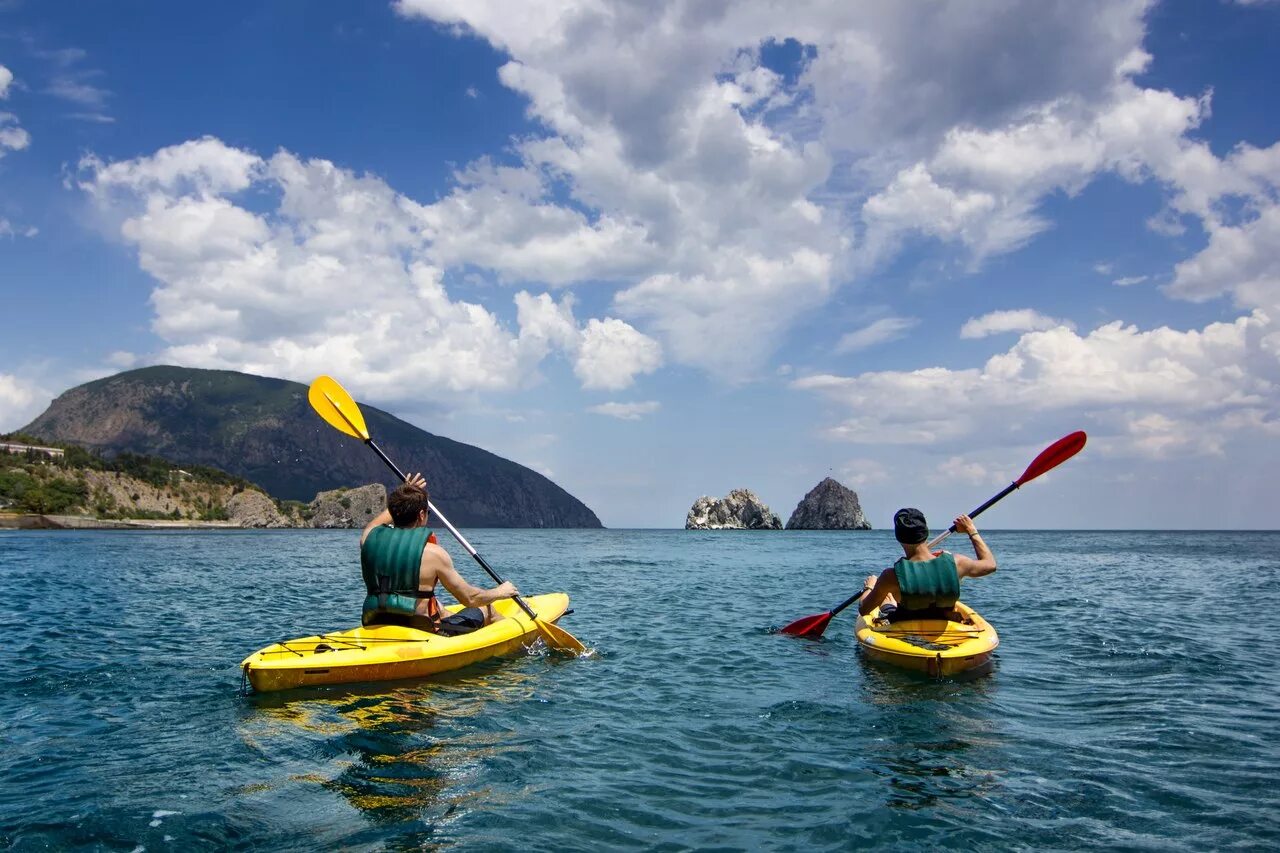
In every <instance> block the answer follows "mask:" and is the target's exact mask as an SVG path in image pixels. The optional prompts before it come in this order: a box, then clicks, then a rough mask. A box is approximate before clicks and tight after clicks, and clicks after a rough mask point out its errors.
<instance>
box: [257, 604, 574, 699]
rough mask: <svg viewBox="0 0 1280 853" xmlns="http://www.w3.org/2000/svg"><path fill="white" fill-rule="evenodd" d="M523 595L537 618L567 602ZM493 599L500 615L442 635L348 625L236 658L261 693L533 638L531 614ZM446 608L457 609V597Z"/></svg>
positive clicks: (401, 668) (414, 671)
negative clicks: (463, 630)
mask: <svg viewBox="0 0 1280 853" xmlns="http://www.w3.org/2000/svg"><path fill="white" fill-rule="evenodd" d="M524 601H525V603H526V604H528V605H529V607H530V609H532V610H533V612H534V613H537V614H538V618H539V619H541V620H542V621H544V622H554V621H556V620H557V619H559V618H560V617H561V616H562V615H564V612H565V610H567V609H568V608H569V596H567V595H565V594H564V593H563V592H553V593H548V594H547V595H535V596H525V597H524ZM493 606H494V608H495V609H496V610H497V611H498V612H499V613H501V614H502V615H503V616H504V617H506V618H504V619H500V620H498V621H497V622H494V623H493V624H491V625H486V626H484V627H483V628H481V629H480V630H478V631H472V632H471V633H470V634H462V635H461V636H457V637H445V636H441V635H439V634H432V633H430V632H428V631H419V630H418V629H416V628H405V627H402V626H398V625H376V626H373V627H370V628H363V627H362V628H352V629H350V630H347V631H338V632H336V633H333V634H321V635H319V636H315V637H302V638H300V639H297V640H286V641H284V642H282V643H276V644H274V645H271V646H267V647H266V648H265V649H262V650H261V651H257V652H254V653H253V654H251V655H249V657H247V658H245V659H244V660H243V661H242V662H241V664H240V666H241V668H242V669H243V670H244V673H245V677H246V678H248V679H249V683H250V684H252V685H253V689H254V690H257V691H260V692H264V693H265V692H268V691H271V690H288V689H290V688H293V687H310V686H313V685H318V684H345V683H348V682H353V681H389V680H391V679H395V678H420V677H422V676H424V675H435V674H436V673H440V672H448V671H450V670H453V669H459V668H461V667H464V666H467V665H469V664H473V663H476V662H478V661H482V660H487V659H488V658H491V657H495V656H497V655H501V654H506V653H508V652H513V651H515V650H516V649H519V648H521V647H523V646H530V645H532V644H533V642H534V641H535V640H536V639H538V629H537V627H536V626H535V625H534V624H533V620H531V619H530V618H529V617H528V616H526V615H525V613H524V611H523V610H521V609H520V607H519V606H518V605H517V604H516V603H515V602H514V601H512V600H511V599H509V598H508V599H503V600H501V601H498V602H495V603H494V605H493ZM445 609H446V610H449V611H450V612H456V611H458V610H461V609H462V605H460V604H455V605H452V606H450V607H447V608H445Z"/></svg>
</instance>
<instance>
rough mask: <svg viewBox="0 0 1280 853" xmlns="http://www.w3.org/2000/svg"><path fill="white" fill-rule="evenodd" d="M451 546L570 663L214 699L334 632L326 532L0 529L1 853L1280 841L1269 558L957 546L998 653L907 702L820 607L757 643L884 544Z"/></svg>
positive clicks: (1123, 540) (354, 590)
mask: <svg viewBox="0 0 1280 853" xmlns="http://www.w3.org/2000/svg"><path fill="white" fill-rule="evenodd" d="M470 533H471V535H472V536H473V542H474V544H475V545H476V547H477V548H479V549H480V551H481V553H483V554H485V555H486V556H487V557H488V558H489V560H490V562H492V563H493V564H494V565H495V566H496V567H497V568H498V569H499V571H502V572H504V573H506V574H507V575H509V576H510V577H511V578H512V579H513V580H515V581H516V582H517V584H518V585H519V586H520V587H521V589H523V590H524V591H526V592H529V593H534V592H543V591H552V590H566V591H568V592H569V593H570V594H571V596H572V599H573V606H574V607H575V608H576V613H574V614H573V615H572V616H570V617H568V618H567V619H566V620H565V622H564V623H563V624H564V626H565V627H566V628H568V629H569V630H571V631H572V632H573V633H574V634H575V635H577V636H579V637H580V638H582V639H583V640H584V641H586V642H587V644H588V645H590V646H592V647H593V648H594V649H595V650H596V653H595V654H594V655H593V656H592V657H591V658H590V659H586V660H564V659H561V658H557V657H553V656H548V655H546V654H543V653H537V652H535V653H534V654H531V655H521V656H517V657H514V658H507V659H504V660H498V661H491V662H489V663H486V664H483V665H477V666H474V667H471V668H469V669H466V670H462V671H459V672H457V673H454V674H451V675H449V676H444V677H440V678H437V679H433V680H423V681H415V682H395V683H384V684H376V685H363V686H358V687H335V688H331V689H314V690H309V691H305V692H297V691H295V692H292V693H278V694H271V695H243V694H242V693H241V692H240V688H241V679H240V672H239V670H238V668H237V664H238V662H239V661H240V660H241V659H242V658H243V657H244V656H245V655H247V654H248V653H250V652H252V651H254V650H255V649H257V648H259V647H261V646H264V645H267V644H269V643H271V642H274V641H277V640H280V639H284V638H287V637H291V636H301V635H306V634H311V633H316V632H322V631H326V630H333V629H335V628H341V627H349V626H351V625H353V624H355V623H356V622H358V618H359V614H358V609H359V604H360V601H361V599H362V596H363V592H362V589H361V585H360V580H359V571H358V566H357V559H356V548H357V545H356V541H357V540H356V537H357V534H356V533H355V532H353V531H333V532H327V531H281V532H250V531H245V532H222V531H218V532H194V531H192V532H156V533H149V532H49V533H37V532H12V533H0V581H3V583H4V586H5V591H6V594H5V595H4V597H3V600H2V602H0V631H2V632H3V633H2V635H0V636H3V646H2V647H0V649H2V650H0V845H2V846H7V847H11V848H13V849H16V850H44V849H68V848H71V849H77V848H79V849H119V850H136V849H139V848H145V849H147V850H167V849H172V850H188V849H193V848H206V849H212V848H222V847H226V846H229V845H230V846H238V847H254V848H262V849H296V850H314V849H319V848H343V849H351V850H363V849H409V848H414V849H420V848H429V849H442V848H450V847H454V846H457V847H465V848H467V849H513V850H514V849H521V850H597V849H620V850H627V849H635V850H679V849H687V848H717V849H769V850H796V851H811V850H815V849H817V850H840V849H848V848H853V847H857V848H863V847H867V848H877V847H878V848H907V847H917V846H921V847H934V848H938V847H946V848H974V849H1010V848H1014V849H1016V848H1046V847H1052V848H1070V847H1084V846H1090V847H1093V846H1100V847H1107V848H1115V849H1126V848H1127V849H1138V848H1142V849H1152V850H1155V849H1158V850H1193V849H1194V850H1200V849H1223V848H1227V847H1232V846H1240V847H1260V848H1266V847H1269V848H1271V849H1275V848H1276V847H1277V845H1280V830H1278V829H1277V822H1278V821H1280V793H1278V791H1280V738H1277V733H1278V732H1280V660H1278V658H1280V647H1278V645H1277V642H1276V638H1277V633H1278V632H1280V619H1278V618H1277V615H1276V614H1277V608H1280V563H1278V561H1277V554H1278V553H1280V534H1274V533H1257V534H1238V533H1231V534H1222V533H1117V532H1106V533H1097V532H1087V533H1081V532H990V533H988V537H987V538H988V541H989V542H990V543H991V545H992V547H993V548H994V549H995V551H996V553H997V555H998V556H999V558H1000V562H1001V569H1000V571H999V572H998V573H997V574H995V575H993V576H991V577H989V578H984V579H981V580H978V581H973V582H966V586H965V593H966V594H965V599H966V600H967V601H968V602H969V603H971V604H972V605H974V606H975V607H976V608H977V609H978V610H979V611H980V612H981V613H982V614H983V615H984V616H986V617H987V619H988V620H989V621H991V622H992V623H993V624H994V625H995V626H996V627H997V629H998V630H999V632H1000V636H1001V641H1002V642H1001V646H1000V650H999V651H998V652H997V659H996V661H995V664H994V666H993V667H992V668H991V670H990V671H989V672H988V673H986V674H983V675H980V676H978V677H974V678H969V679H966V680H961V681H942V682H935V681H929V680H927V679H924V678H922V677H917V676H912V675H909V674H906V673H901V672H897V671H893V670H887V669H883V668H880V667H878V666H876V665H873V664H869V663H868V662H866V661H864V660H862V659H860V658H859V656H858V654H857V651H856V646H855V644H854V642H853V636H852V623H853V619H852V614H851V613H849V612H846V613H845V614H844V615H842V616H841V617H839V618H837V620H836V621H835V622H833V623H832V625H831V626H830V628H829V629H828V631H827V636H826V638H825V639H824V640H823V641H822V642H817V643H815V642H806V641H802V640H797V639H794V638H790V637H786V636H781V635H778V634H775V633H772V632H771V630H770V629H771V628H774V627H776V626H779V625H782V624H784V623H786V622H788V621H791V620H792V619H795V618H798V617H800V616H804V615H808V614H812V613H817V612H821V611H823V610H826V609H828V608H829V607H831V606H832V605H834V604H835V603H837V602H838V601H840V600H841V599H843V598H844V597H846V596H847V595H848V594H850V593H851V592H853V591H856V589H857V588H858V586H859V584H860V583H861V579H862V577H863V576H864V575H865V574H866V573H867V572H868V571H869V570H872V569H878V568H880V567H882V566H883V565H885V564H886V561H887V559H888V558H889V556H890V555H892V554H893V553H894V550H895V547H894V544H893V542H892V539H891V537H890V536H889V534H887V533H885V532H883V531H876V532H871V533H834V532H833V533H799V532H785V533H777V532H759V533H741V532H722V533H701V532H698V533H693V532H684V531H627V530H606V531H511V530H477V531H472V532H470ZM451 550H453V552H454V557H455V560H457V562H458V565H459V566H460V567H462V568H463V571H464V572H465V573H466V574H468V575H469V576H470V577H471V578H472V579H473V580H475V581H480V580H482V579H483V576H482V575H481V574H480V572H479V570H478V569H477V568H476V567H475V566H474V565H472V564H471V563H470V561H469V560H468V559H467V558H466V556H465V555H464V554H462V553H461V552H460V551H459V550H458V549H457V548H452V547H451ZM1218 590H1221V591H1223V592H1221V593H1219V592H1216V591H1218ZM1206 593H1208V597H1204V596H1206Z"/></svg>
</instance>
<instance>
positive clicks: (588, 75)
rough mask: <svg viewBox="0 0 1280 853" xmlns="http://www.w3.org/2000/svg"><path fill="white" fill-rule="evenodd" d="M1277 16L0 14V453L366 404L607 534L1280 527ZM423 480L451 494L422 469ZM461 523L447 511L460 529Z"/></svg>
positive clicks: (388, 5)
mask: <svg viewBox="0 0 1280 853" xmlns="http://www.w3.org/2000/svg"><path fill="white" fill-rule="evenodd" d="M1278 43H1280V2H1272V0H1249V2H1246V0H1237V2H1228V0H1204V2H1192V0H1180V1H1179V2H1148V0H1109V1H1108V2H1098V0H1070V2H1067V0H1061V2H1046V0H1025V2H1019V0H973V2H967V3H953V2H943V0H910V2H901V3H892V4H887V3H878V2H848V0H834V1H833V2H795V3H787V4H780V3H777V2H771V0H735V1H734V2H714V1H713V2H639V0H632V2H620V0H548V2H542V3H538V4H531V3H526V2H522V0H501V1H500V0H495V2H479V0H394V2H368V3H363V2H332V3H310V2H304V0H278V2H270V3H259V2H234V0H232V1H231V2H223V3H217V4H157V3H141V2H129V0H122V2H116V3H110V4H106V3H87V2H75V3H73V2H61V0H42V2H34V0H3V2H0V305H2V306H3V307H2V308H0V317H3V320H2V321H0V329H2V330H3V331H2V333H0V430H12V429H15V428H17V427H20V426H22V425H24V424H26V423H27V422H28V421H30V420H31V419H32V418H33V417H35V416H36V415H37V414H39V413H40V412H41V411H43V409H44V408H45V407H46V406H47V405H48V404H49V402H50V400H51V399H52V398H53V397H55V396H56V395H57V394H59V393H61V392H62V391H64V390H66V389H67V388H69V387H72V386H74V385H76V384H79V383H81V382H85V381H88V380H90V379H94V378H97V377H101V376H105V375H109V374H111V373H115V372H118V371H120V370H125V369H129V368H134V367H140V366H144V365H148V364H178V365H184V366H189V367H206V368H224V369H233V370H244V371H248V372H251V373H256V374H261V375H268V376H278V377H284V378H288V379H293V380H297V381H300V382H309V381H310V380H311V379H312V378H314V377H315V376H316V375H318V374H321V373H328V374H331V375H333V376H334V377H336V378H338V379H339V380H340V381H341V382H342V383H343V384H344V385H346V387H347V388H349V389H350V390H351V391H352V392H353V393H354V394H355V396H356V397H357V398H358V399H360V400H362V401H366V402H369V403H371V404H375V405H378V406H380V407H382V408H385V409H387V410H389V411H391V412H393V413H395V414H397V415H399V416H400V417H403V418H404V419H406V420H408V421H410V422H411V423H414V424H416V425H418V426H420V427H422V428H424V429H426V430H428V431H430V432H433V433H437V434H441V435H446V436H449V437H451V438H454V439H457V440H460V441H464V442H468V443H471V444H475V445H478V446H481V447H484V448H486V449H489V450H492V451H493V452H495V453H498V454H500V455H502V456H505V457H508V458H510V459H513V460H515V461H517V462H520V463H522V464H525V465H528V466H530V467H531V468H534V469H535V470H538V471H540V472H542V473H544V474H546V475H547V476H549V477H551V478H552V479H553V480H555V481H556V482H557V483H559V484H560V485H561V486H563V487H564V488H565V489H567V490H568V491H569V492H570V493H572V494H574V495H575V496H577V497H579V498H580V499H582V500H583V501H584V502H586V503H587V505H588V506H590V507H591V508H592V509H594V510H595V511H596V513H597V514H598V515H599V516H600V518H601V520H602V521H603V522H604V523H605V524H606V525H607V526H610V527H680V526H682V525H683V521H684V516H685V513H686V512H687V511H688V509H689V507H690V505H691V504H692V503H693V501H694V500H695V499H696V498H698V497H699V496H701V495H713V496H719V495H724V494H726V493H727V492H728V491H729V490H730V489H734V488H749V489H752V490H753V491H755V492H756V493H757V494H758V495H759V496H760V497H761V498H762V499H763V500H764V501H765V502H766V503H767V504H769V505H770V506H771V507H772V508H773V510H774V511H775V512H777V513H778V514H779V515H781V516H782V518H783V520H784V521H785V520H786V518H787V517H788V516H789V514H790V513H791V511H792V510H793V509H794V507H795V505H796V503H797V502H798V501H799V500H800V498H801V497H802V496H803V495H804V494H805V492H807V491H808V490H809V489H811V488H812V487H813V486H814V485H816V484H817V483H818V481H819V480H821V479H822V478H823V477H826V476H832V477H835V478H836V479H837V480H839V481H840V482H842V483H844V484H845V485H847V486H849V487H851V488H853V489H855V490H856V491H857V492H858V494H859V496H860V497H861V500H862V504H863V507H864V509H865V510H866V512H867V514H868V517H869V518H870V520H871V522H872V524H873V525H875V526H877V527H884V526H887V525H889V524H890V523H891V518H892V513H893V511H894V510H895V509H896V508H898V507H899V506H908V505H910V506H918V507H920V508H921V509H923V510H924V511H925V513H926V514H927V515H928V516H929V517H930V519H931V520H933V521H934V522H935V525H939V524H940V523H941V522H945V521H947V520H949V518H950V517H953V516H954V515H956V514H958V513H960V512H963V511H967V510H969V509H972V508H973V507H974V506H976V505H978V504H980V503H982V502H983V501H984V500H985V499H986V498H987V497H989V496H990V495H991V494H993V493H994V492H995V491H998V490H999V489H1000V488H1002V487H1003V486H1004V485H1005V484H1007V483H1008V482H1010V481H1011V480H1013V479H1015V478H1016V477H1017V476H1018V475H1019V474H1020V473H1021V472H1022V470H1023V468H1024V467H1025V466H1026V465H1027V463H1029V462H1030V461H1031V459H1032V458H1033V457H1034V456H1035V455H1036V453H1037V452H1039V450H1040V449H1042V448H1043V447H1044V446H1046V445H1048V444H1049V443H1050V442H1052V441H1053V440H1055V439H1057V438H1058V437H1060V436H1062V435H1065V434H1066V433H1069V432H1072V431H1074V430H1077V429H1083V430H1086V431H1087V432H1088V433H1089V436H1090V440H1089V445H1088V447H1087V448H1086V450H1085V451H1084V452H1083V453H1082V454H1081V455H1080V456H1079V457H1077V458H1076V459H1074V460H1072V461H1071V462H1069V463H1068V464H1067V465H1064V466H1063V467H1061V468H1059V469H1058V470H1056V471H1054V472H1052V473H1050V474H1049V475H1046V476H1045V477H1043V478H1041V479H1040V480H1037V481H1036V482H1035V483H1033V484H1030V485H1028V486H1027V487H1025V488H1024V489H1022V490H1020V491H1019V492H1018V493H1017V495H1016V497H1011V498H1008V499H1006V501H1005V502H1004V503H1002V504H1001V505H1000V506H999V507H998V508H996V509H993V510H991V511H990V514H989V516H988V517H987V518H986V520H985V521H984V522H983V524H984V525H985V526H988V527H997V528H999V527H1007V528H1016V527H1042V528H1044V527H1047V528H1178V529H1181V528H1213V529H1274V528H1276V527H1277V517H1276V515H1275V513H1274V512H1273V508H1274V507H1275V506H1277V505H1280V477H1277V476H1276V475H1277V473H1278V472H1280V467H1278V465H1277V463H1280V451H1277V449H1276V448H1277V446H1278V445H1280V441H1277V438H1278V437H1280V386H1278V384H1277V383H1280V144H1278V141H1280V109H1278V108H1277V107H1280V103H1278V102H1277V95H1276V92H1277V91H1278V90H1280V87H1278V86H1277V83H1278V82H1280V73H1278V72H1280V60H1278V59H1277V54H1276V51H1275V49H1274V46H1275V45H1276V44H1278ZM427 474H428V478H429V477H430V472H427ZM446 511H447V509H446Z"/></svg>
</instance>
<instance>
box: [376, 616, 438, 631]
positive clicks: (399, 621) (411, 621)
mask: <svg viewBox="0 0 1280 853" xmlns="http://www.w3.org/2000/svg"><path fill="white" fill-rule="evenodd" d="M360 621H361V624H362V625H364V627H366V628H373V627H375V626H377V625H399V626H401V627H404V628H416V629H417V630H419V631H426V632H428V633H430V634H434V633H435V632H436V626H435V623H434V622H432V621H431V619H430V617H427V616H423V615H422V614H420V613H387V612H381V613H377V612H370V611H366V612H365V614H364V618H363V619H361V620H360Z"/></svg>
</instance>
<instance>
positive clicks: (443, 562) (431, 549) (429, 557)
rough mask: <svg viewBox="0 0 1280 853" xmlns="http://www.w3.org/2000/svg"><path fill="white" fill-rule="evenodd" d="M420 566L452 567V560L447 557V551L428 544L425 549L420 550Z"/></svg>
mask: <svg viewBox="0 0 1280 853" xmlns="http://www.w3.org/2000/svg"><path fill="white" fill-rule="evenodd" d="M422 565H423V566H427V565H431V566H452V565H453V558H452V557H450V556H449V552H448V551H446V550H445V549H443V548H441V547H440V546H439V545H437V544H436V543H434V542H428V543H427V545H426V547H425V548H423V549H422Z"/></svg>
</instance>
